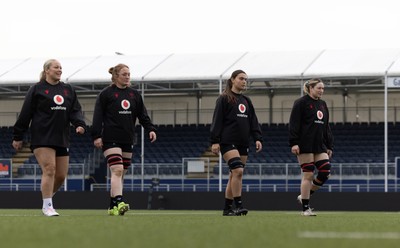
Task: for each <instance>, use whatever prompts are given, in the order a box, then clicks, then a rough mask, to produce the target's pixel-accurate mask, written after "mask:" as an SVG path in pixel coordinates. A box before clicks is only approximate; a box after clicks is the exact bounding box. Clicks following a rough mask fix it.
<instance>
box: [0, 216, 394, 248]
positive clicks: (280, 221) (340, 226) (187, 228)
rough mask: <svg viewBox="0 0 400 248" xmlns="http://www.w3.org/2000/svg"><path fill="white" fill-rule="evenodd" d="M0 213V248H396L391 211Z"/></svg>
mask: <svg viewBox="0 0 400 248" xmlns="http://www.w3.org/2000/svg"><path fill="white" fill-rule="evenodd" d="M58 212H59V213H60V215H61V216H59V217H44V216H42V215H41V212H40V210H8V209H7V210H5V209H0V247H2V248H3V247H4V248H11V247H18V248H24V247H29V248H35V247H38V248H39V247H40V248H46V247H53V248H64V247H88V248H97V247H107V248H114V247H115V248H117V247H118V248H125V247H126V248H130V247H143V248H147V247H149V248H151V247H160V248H163V247H171V248H180V247H185V248H186V247H187V248H196V247H213V248H225V247H226V248H228V247H229V248H232V247H235V248H236V247H238V248H249V247H271V248H275V247H276V248H280V247H294V248H302V247H311V248H314V247H315V248H317V247H322V248H330V247H332V248H333V247H335V248H336V247H338V248H344V247H352V248H354V247H374V248H375V247H378V248H383V247H399V244H400V214H399V213H397V212H389V213H388V212H317V213H318V216H317V217H303V216H300V214H299V212H283V211H276V212H271V211H251V212H250V213H249V214H248V215H247V216H240V217H239V216H238V217H236V216H234V217H228V216H224V217H223V216H221V211H167V210H154V211H153V210H152V211H147V210H133V211H129V212H128V213H127V214H126V215H125V216H108V215H107V214H106V211H105V210H61V209H60V210H58Z"/></svg>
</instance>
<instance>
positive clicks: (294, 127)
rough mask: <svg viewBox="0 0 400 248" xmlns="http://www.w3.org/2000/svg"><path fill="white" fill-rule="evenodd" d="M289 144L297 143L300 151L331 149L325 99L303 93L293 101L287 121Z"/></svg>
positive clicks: (314, 151)
mask: <svg viewBox="0 0 400 248" xmlns="http://www.w3.org/2000/svg"><path fill="white" fill-rule="evenodd" d="M289 145H290V147H292V146H294V145H298V146H299V147H300V153H321V152H326V151H327V149H330V150H333V135H332V131H331V129H330V126H329V111H328V107H327V105H326V102H325V101H323V100H320V99H319V100H315V99H313V98H311V97H310V96H309V95H304V96H303V97H301V98H299V99H297V100H296V101H295V102H294V104H293V108H292V113H291V115H290V121H289Z"/></svg>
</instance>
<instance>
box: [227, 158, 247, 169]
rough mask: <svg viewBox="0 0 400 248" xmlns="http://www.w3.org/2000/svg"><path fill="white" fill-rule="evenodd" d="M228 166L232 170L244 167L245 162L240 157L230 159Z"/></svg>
mask: <svg viewBox="0 0 400 248" xmlns="http://www.w3.org/2000/svg"><path fill="white" fill-rule="evenodd" d="M228 166H229V169H230V170H233V169H237V168H244V164H243V162H242V160H241V159H240V158H239V157H235V158H231V159H229V161H228Z"/></svg>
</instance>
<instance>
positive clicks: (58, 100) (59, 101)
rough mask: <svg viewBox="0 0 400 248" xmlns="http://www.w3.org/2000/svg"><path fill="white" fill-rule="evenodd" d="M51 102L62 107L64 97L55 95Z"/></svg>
mask: <svg viewBox="0 0 400 248" xmlns="http://www.w3.org/2000/svg"><path fill="white" fill-rule="evenodd" d="M53 101H54V102H55V103H56V104H57V105H62V104H63V103H64V97H62V96H61V95H55V96H54V97H53Z"/></svg>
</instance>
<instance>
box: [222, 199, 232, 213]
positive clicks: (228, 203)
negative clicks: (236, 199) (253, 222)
mask: <svg viewBox="0 0 400 248" xmlns="http://www.w3.org/2000/svg"><path fill="white" fill-rule="evenodd" d="M232 204H233V199H228V198H225V207H224V210H228V209H231V208H232Z"/></svg>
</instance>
